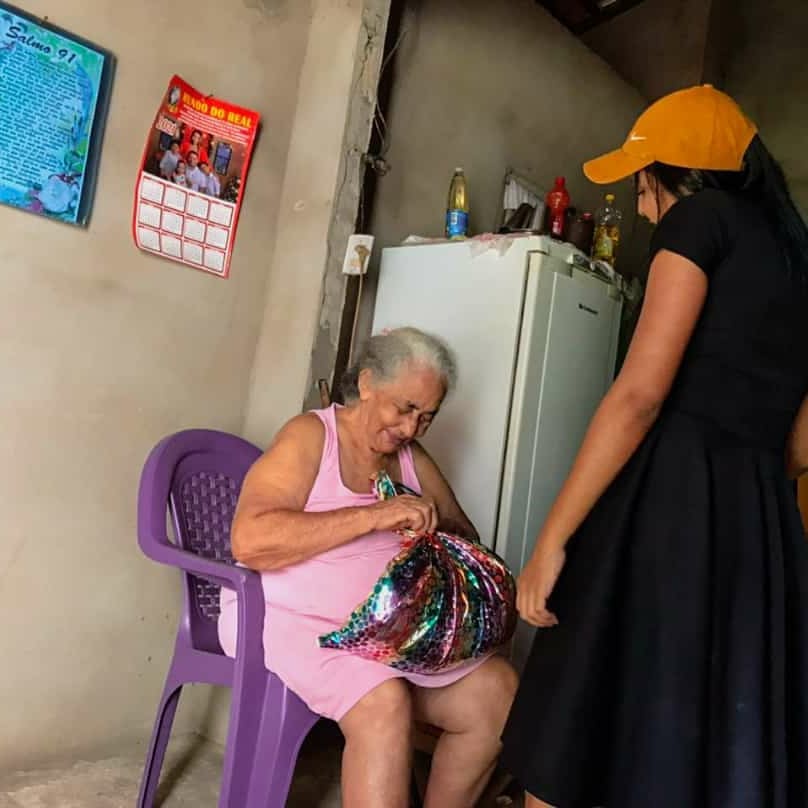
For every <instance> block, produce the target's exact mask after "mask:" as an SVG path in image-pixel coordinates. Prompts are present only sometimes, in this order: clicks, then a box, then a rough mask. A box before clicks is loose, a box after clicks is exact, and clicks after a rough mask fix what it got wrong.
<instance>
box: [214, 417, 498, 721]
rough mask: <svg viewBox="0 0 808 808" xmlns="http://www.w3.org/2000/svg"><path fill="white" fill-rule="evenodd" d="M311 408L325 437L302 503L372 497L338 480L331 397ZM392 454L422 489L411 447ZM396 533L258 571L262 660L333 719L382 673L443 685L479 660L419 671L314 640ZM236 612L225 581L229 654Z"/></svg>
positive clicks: (350, 601)
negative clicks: (444, 669)
mask: <svg viewBox="0 0 808 808" xmlns="http://www.w3.org/2000/svg"><path fill="white" fill-rule="evenodd" d="M314 413H315V414H316V415H317V416H318V418H320V420H321V421H322V422H323V425H324V426H325V442H324V444H323V455H322V460H321V461H320V470H319V472H318V473H317V478H316V480H315V481H314V485H313V486H312V489H311V493H310V494H309V498H308V501H307V502H306V506H305V508H304V510H306V511H314V512H321V511H332V510H336V509H337V508H348V507H356V506H361V505H372V504H373V503H374V502H376V497H375V495H374V494H372V493H370V492H369V493H367V494H357V493H356V492H354V491H351V490H350V489H349V488H347V487H346V486H345V485H344V484H343V482H342V475H341V474H340V468H339V448H338V444H337V422H336V405H332V406H331V407H329V408H328V409H325V410H314ZM398 458H399V463H400V467H401V476H402V480H401V482H403V483H404V485H407V486H409V487H410V488H412V489H413V490H414V491H417V492H418V493H420V492H421V487H420V485H419V483H418V478H417V477H416V474H415V464H414V462H413V458H412V450H411V449H410V447H409V446H405V447H404V448H402V449H401V450H400V451H399V456H398ZM401 541H402V540H401V537H400V536H398V535H397V534H395V533H392V532H388V531H377V532H375V533H369V534H367V535H365V536H360V537H359V538H357V539H354V540H353V541H350V542H348V543H346V544H343V545H341V546H339V547H335V548H334V549H332V550H328V551H326V552H325V553H321V554H320V555H318V556H315V557H314V558H310V559H308V560H307V561H303V562H301V563H300V564H294V565H292V566H290V567H286V568H284V569H282V570H277V571H274V572H264V573H262V575H261V578H262V583H263V588H264V597H265V598H266V618H265V621H264V660H265V662H266V666H267V668H268V669H269V670H272V671H274V673H276V674H277V675H278V676H279V677H280V678H281V679H282V680H283V682H284V683H285V684H286V685H287V686H288V687H290V688H291V689H292V690H293V691H294V692H295V693H297V694H298V696H300V698H301V699H303V701H305V702H306V704H307V705H308V706H309V708H310V709H311V710H313V711H314V712H315V713H318V714H319V715H322V716H325V717H326V718H332V719H334V720H335V721H339V720H340V719H341V718H342V717H343V716H344V715H345V714H346V713H347V712H348V711H349V710H350V709H351V707H353V706H354V705H355V704H356V703H357V702H358V701H359V700H360V699H361V698H362V697H363V696H364V695H365V694H366V693H369V692H370V691H371V690H373V689H374V688H376V687H378V686H379V685H380V684H382V682H385V681H386V680H388V679H395V678H404V679H407V680H408V681H410V682H411V683H412V684H414V685H416V686H417V687H444V686H446V685H450V684H452V683H453V682H456V681H457V680H458V679H462V678H463V677H464V676H465V675H466V674H468V673H469V672H471V671H472V670H474V668H476V667H478V666H479V665H480V664H481V663H482V662H483V661H484V660H485V657H483V658H480V659H475V660H472V661H470V662H468V663H466V664H465V665H462V666H460V667H458V668H454V669H453V670H451V671H448V672H445V673H436V674H429V675H424V674H412V673H404V672H402V671H397V670H395V669H393V668H390V667H388V666H387V665H383V664H382V663H380V662H373V661H371V660H367V659H362V658H361V657H358V656H355V655H353V654H350V653H348V652H347V651H340V650H335V649H330V648H320V646H319V645H318V643H317V638H318V637H319V636H320V635H321V634H326V633H328V632H331V631H335V630H336V629H338V628H340V627H341V626H342V625H343V623H344V622H345V620H346V618H347V617H348V616H349V615H350V614H351V612H352V611H353V610H354V608H356V606H358V605H359V604H360V603H361V602H362V601H363V600H364V599H365V598H366V597H367V596H368V595H369V594H370V592H371V591H372V589H373V586H374V584H375V583H376V581H377V579H378V578H379V576H380V575H381V574H382V572H383V571H384V568H385V567H386V566H387V564H388V562H389V561H390V560H391V559H392V558H393V557H394V556H395V555H396V553H397V552H398V551H399V549H400V546H401ZM236 613H237V605H236V595H235V593H234V592H232V591H231V590H227V589H223V590H222V596H221V614H220V616H219V640H220V642H221V644H222V648H223V650H224V652H225V653H226V654H227V655H228V656H233V655H234V654H235V650H236V625H237V622H236Z"/></svg>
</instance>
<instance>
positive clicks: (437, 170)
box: [359, 0, 643, 335]
mask: <svg viewBox="0 0 808 808" xmlns="http://www.w3.org/2000/svg"><path fill="white" fill-rule="evenodd" d="M403 31H404V37H403V40H402V44H401V47H400V50H399V53H398V55H397V61H396V66H395V70H396V79H395V81H396V84H395V85H394V87H393V92H392V99H391V109H390V114H389V116H388V123H389V151H388V153H387V160H388V161H389V163H390V164H391V166H392V171H391V172H390V173H389V174H388V175H387V176H385V177H383V178H381V179H380V180H379V183H378V193H377V197H376V200H375V206H374V209H373V214H372V226H371V231H372V232H373V233H374V234H375V236H376V245H377V249H376V250H375V258H374V265H373V266H372V268H371V272H370V273H369V275H368V283H367V284H366V290H367V292H366V293H365V295H364V299H363V305H362V316H361V321H360V322H361V325H360V328H359V333H360V334H361V335H366V334H367V332H368V330H369V328H370V323H371V319H372V306H373V298H374V294H375V281H376V270H377V265H378V260H379V253H380V249H381V248H382V247H385V246H389V245H392V244H396V243H398V242H400V241H401V239H403V238H405V237H406V236H408V235H409V234H418V235H422V236H441V235H442V234H443V226H444V215H445V206H446V194H447V191H448V188H449V181H450V179H451V176H452V171H453V169H454V168H455V166H463V167H464V168H465V170H466V175H467V177H468V181H469V193H470V198H471V216H470V220H471V228H472V231H473V232H483V231H487V230H491V229H492V228H493V227H495V226H496V224H497V223H498V222H497V216H498V211H499V210H500V208H501V204H502V180H503V176H504V174H505V171H506V169H507V168H508V167H512V168H514V169H515V170H517V171H518V172H520V173H522V174H524V175H525V176H527V177H529V178H530V179H532V180H533V181H535V182H536V183H538V184H539V185H540V186H541V187H543V188H548V187H549V186H550V185H551V184H552V181H553V178H554V177H555V176H556V175H559V174H563V175H565V176H566V177H567V181H568V187H569V189H570V193H571V195H572V199H573V204H575V205H577V206H579V207H583V208H586V209H591V208H593V207H595V206H596V205H597V204H598V202H599V200H600V198H601V196H602V193H603V190H602V189H599V188H597V187H596V186H593V185H591V184H590V183H588V182H587V181H586V179H585V178H584V176H583V173H582V171H581V163H582V162H583V161H584V160H585V159H587V158H589V157H593V156H595V155H596V154H598V153H599V152H601V151H605V150H608V149H611V148H615V147H616V146H618V145H619V144H620V143H621V142H622V140H623V139H624V138H625V135H626V132H627V131H628V128H629V126H630V124H631V122H632V121H633V120H634V118H635V117H636V115H637V114H638V112H639V111H640V109H641V108H642V105H643V101H642V98H641V96H640V94H639V93H638V92H636V91H635V90H633V89H632V88H630V87H629V86H628V85H627V84H626V83H625V82H624V81H623V80H622V79H620V78H619V77H618V76H617V75H616V74H615V73H614V71H613V70H612V69H611V68H609V67H608V66H607V65H606V64H605V63H604V62H603V61H602V60H601V59H600V58H598V57H597V56H596V55H595V54H594V53H592V51H590V50H589V49H588V48H587V47H586V46H584V45H582V44H581V43H580V42H579V41H578V40H577V39H576V38H575V37H573V36H572V35H571V34H570V33H569V32H568V31H567V30H566V29H564V28H563V27H562V26H561V25H560V24H559V23H557V22H556V21H555V20H554V19H553V18H552V17H550V15H549V14H547V13H546V12H545V11H543V10H542V9H541V8H539V7H538V5H537V4H536V3H534V2H531V0H514V2H512V3H510V4H509V13H508V14H507V15H503V14H501V10H500V9H499V7H498V6H497V4H493V3H489V2H485V0H473V1H468V0H467V1H466V2H464V1H463V0H422V1H421V2H415V1H413V2H411V3H410V4H409V8H408V12H407V14H406V15H405V18H404V22H403ZM619 202H620V204H621V205H622V207H623V209H624V210H626V211H630V210H631V209H632V207H633V199H632V194H631V190H630V187H629V184H628V183H623V185H622V186H621V188H620V189H619ZM632 218H633V217H632V215H631V214H630V212H629V213H628V214H627V219H628V229H629V230H630V228H631V220H632Z"/></svg>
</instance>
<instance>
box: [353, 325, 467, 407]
mask: <svg viewBox="0 0 808 808" xmlns="http://www.w3.org/2000/svg"><path fill="white" fill-rule="evenodd" d="M408 364H411V365H421V366H425V367H428V368H430V369H432V370H434V371H435V372H436V373H437V374H438V375H439V376H441V378H442V379H443V380H444V382H445V384H446V392H447V393H448V392H449V391H450V390H451V389H452V388H453V387H454V385H455V382H456V381H457V367H456V365H455V360H454V357H453V356H452V352H451V350H450V349H449V347H448V346H447V345H446V343H445V342H443V340H441V339H439V338H438V337H435V336H433V335H432V334H426V333H425V332H423V331H420V330H419V329H417V328H394V329H392V330H385V331H382V332H381V333H380V334H375V335H374V336H372V337H371V338H370V339H369V340H368V341H367V343H366V344H365V346H364V348H363V350H362V352H361V354H360V355H359V358H358V359H357V361H356V362H355V363H354V364H353V365H352V366H351V367H350V368H348V370H346V371H345V373H344V375H343V377H342V384H341V386H340V392H341V393H342V398H343V401H346V402H347V401H355V400H356V399H358V398H359V374H360V373H361V372H362V371H363V370H369V371H371V373H372V374H373V378H374V380H375V381H377V382H379V381H381V382H389V381H391V380H393V379H394V378H395V377H396V376H397V375H398V373H399V371H400V370H401V367H402V365H408Z"/></svg>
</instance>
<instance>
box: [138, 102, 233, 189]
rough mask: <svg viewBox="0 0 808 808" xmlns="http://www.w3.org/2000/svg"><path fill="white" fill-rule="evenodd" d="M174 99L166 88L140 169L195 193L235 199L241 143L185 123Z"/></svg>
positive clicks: (180, 109)
mask: <svg viewBox="0 0 808 808" xmlns="http://www.w3.org/2000/svg"><path fill="white" fill-rule="evenodd" d="M172 89H176V88H172ZM175 95H176V94H175ZM172 101H173V104H172ZM177 101H178V99H177V98H175V97H171V91H170V90H169V92H167V93H166V97H165V98H164V99H163V107H162V110H161V113H162V114H161V115H159V116H158V122H159V125H160V128H159V129H158V128H157V126H156V125H155V127H154V129H152V132H151V135H150V137H149V143H148V146H147V149H146V160H145V165H144V167H143V168H144V170H145V171H146V172H147V173H149V174H153V175H155V176H158V177H161V178H162V179H163V180H166V181H167V182H173V183H175V184H177V185H182V186H184V187H186V188H189V189H190V190H192V191H196V192H197V193H200V194H205V195H206V196H210V197H213V198H215V199H223V200H225V201H227V202H234V203H235V202H237V201H238V198H239V193H240V192H241V172H242V169H243V166H244V158H245V147H244V145H243V144H241V143H238V142H235V141H231V140H226V139H223V138H217V137H216V136H215V135H214V134H212V133H211V132H206V131H203V129H200V128H197V127H195V126H192V125H189V123H188V122H187V121H183V120H182V108H181V107H180V108H179V110H178V108H177V106H176V104H177ZM196 120H198V118H197V119H195V122H196ZM214 125H215V124H214Z"/></svg>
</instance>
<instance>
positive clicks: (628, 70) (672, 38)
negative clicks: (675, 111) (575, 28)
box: [581, 0, 730, 101]
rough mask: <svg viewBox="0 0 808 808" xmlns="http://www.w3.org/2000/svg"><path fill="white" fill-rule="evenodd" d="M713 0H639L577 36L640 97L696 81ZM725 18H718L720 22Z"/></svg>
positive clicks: (701, 70)
mask: <svg viewBox="0 0 808 808" xmlns="http://www.w3.org/2000/svg"><path fill="white" fill-rule="evenodd" d="M716 4H717V0H643V2H642V3H640V4H639V5H638V6H635V7H634V8H632V9H630V10H629V11H626V12H624V13H623V14H620V15H619V16H617V17H615V18H614V19H612V20H609V21H608V22H606V23H602V24H601V25H599V26H597V28H593V29H592V30H591V31H589V32H587V33H586V34H584V35H583V36H582V37H581V38H582V40H583V41H584V42H585V43H586V44H587V45H588V46H589V47H590V48H592V50H594V51H595V52H596V53H597V54H598V55H600V56H602V57H603V58H604V59H605V60H606V61H607V62H608V63H609V64H610V65H612V66H613V67H614V69H615V70H616V71H617V72H618V73H619V74H620V75H621V76H622V77H623V78H624V79H625V80H626V81H628V82H629V83H630V84H631V85H633V86H634V87H636V88H637V89H638V90H639V91H640V92H641V93H642V94H643V96H644V97H645V98H647V99H648V100H649V101H654V100H656V99H657V98H659V97H660V96H663V95H665V94H667V93H670V92H673V91H674V90H678V89H681V88H682V87H688V86H691V85H693V84H699V83H700V82H701V81H702V76H703V74H704V71H705V47H706V43H707V38H708V30H709V27H710V24H711V13H712V12H713V6H714V5H716ZM729 21H730V19H729V17H728V18H727V20H723V19H722V21H721V22H722V25H721V27H722V28H726V24H725V23H727V22H729Z"/></svg>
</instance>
